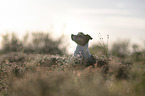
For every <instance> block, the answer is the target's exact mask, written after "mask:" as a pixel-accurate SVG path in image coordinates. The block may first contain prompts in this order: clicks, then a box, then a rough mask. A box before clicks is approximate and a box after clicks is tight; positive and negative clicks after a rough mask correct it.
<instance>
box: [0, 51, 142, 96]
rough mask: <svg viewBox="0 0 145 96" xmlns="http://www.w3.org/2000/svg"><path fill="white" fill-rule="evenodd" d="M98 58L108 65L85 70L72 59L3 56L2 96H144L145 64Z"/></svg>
mask: <svg viewBox="0 0 145 96" xmlns="http://www.w3.org/2000/svg"><path fill="white" fill-rule="evenodd" d="M96 58H99V60H101V61H104V62H107V65H103V66H100V67H98V66H97V63H96V64H95V67H94V68H93V67H92V66H90V67H83V66H82V65H80V64H75V60H74V58H73V57H71V56H61V57H60V56H56V55H55V56H54V55H40V54H25V53H22V52H12V53H8V54H5V55H1V56H0V96H144V94H145V62H143V61H140V62H128V61H124V62H121V61H122V60H121V59H118V58H116V57H110V58H109V59H108V58H105V57H96ZM106 68H107V70H106Z"/></svg>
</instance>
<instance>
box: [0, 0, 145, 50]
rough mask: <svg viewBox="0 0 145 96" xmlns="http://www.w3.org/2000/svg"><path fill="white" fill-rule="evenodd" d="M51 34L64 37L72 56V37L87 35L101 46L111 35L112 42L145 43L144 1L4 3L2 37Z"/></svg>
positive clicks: (16, 0)
mask: <svg viewBox="0 0 145 96" xmlns="http://www.w3.org/2000/svg"><path fill="white" fill-rule="evenodd" d="M32 31H43V32H50V33H51V35H52V37H53V38H54V39H57V38H58V37H59V36H61V35H62V34H64V35H65V36H66V38H65V39H68V40H66V41H68V42H69V43H70V45H72V46H73V47H71V46H69V47H68V49H69V50H70V52H72V50H74V48H75V46H76V45H75V43H74V42H72V41H71V39H70V35H71V34H77V33H78V32H84V33H86V34H89V35H91V36H92V37H93V38H94V39H93V40H92V41H90V43H92V44H95V43H97V42H98V34H99V33H101V34H102V36H103V37H104V38H106V36H107V35H108V34H109V36H110V38H109V39H110V42H115V41H117V40H119V39H129V40H130V41H131V42H137V43H140V42H143V41H144V40H145V38H144V37H145V0H1V1H0V34H5V33H10V32H16V33H17V34H18V35H23V34H25V33H26V32H32ZM0 40H1V39H0Z"/></svg>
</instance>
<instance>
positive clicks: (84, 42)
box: [71, 32, 96, 66]
mask: <svg viewBox="0 0 145 96" xmlns="http://www.w3.org/2000/svg"><path fill="white" fill-rule="evenodd" d="M71 39H72V40H73V41H74V42H76V43H77V47H76V50H75V52H74V56H76V57H77V56H82V58H83V61H84V62H83V63H84V64H86V65H87V66H89V65H93V64H94V63H95V62H96V59H95V58H94V57H93V56H92V55H91V54H90V52H89V49H88V42H89V40H92V39H93V38H92V37H91V36H90V35H88V34H86V35H85V34H84V33H82V32H79V33H78V34H77V35H74V34H72V35H71Z"/></svg>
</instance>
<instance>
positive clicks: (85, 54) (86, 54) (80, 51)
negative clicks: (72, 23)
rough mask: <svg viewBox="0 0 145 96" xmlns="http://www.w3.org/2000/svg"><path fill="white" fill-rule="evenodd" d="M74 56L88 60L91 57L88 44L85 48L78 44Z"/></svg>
mask: <svg viewBox="0 0 145 96" xmlns="http://www.w3.org/2000/svg"><path fill="white" fill-rule="evenodd" d="M74 55H80V56H83V58H84V59H88V58H89V57H90V56H91V54H90V52H89V49H88V43H87V44H86V45H85V46H82V45H79V44H77V47H76V50H75V52H74Z"/></svg>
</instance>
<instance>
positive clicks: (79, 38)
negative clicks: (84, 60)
mask: <svg viewBox="0 0 145 96" xmlns="http://www.w3.org/2000/svg"><path fill="white" fill-rule="evenodd" d="M71 39H72V40H73V41H75V42H76V43H77V44H79V45H81V46H85V45H86V44H87V43H88V42H89V40H92V39H93V38H92V37H91V36H90V35H88V34H86V35H85V34H84V33H82V32H79V33H78V34H77V35H74V34H72V35H71Z"/></svg>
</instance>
